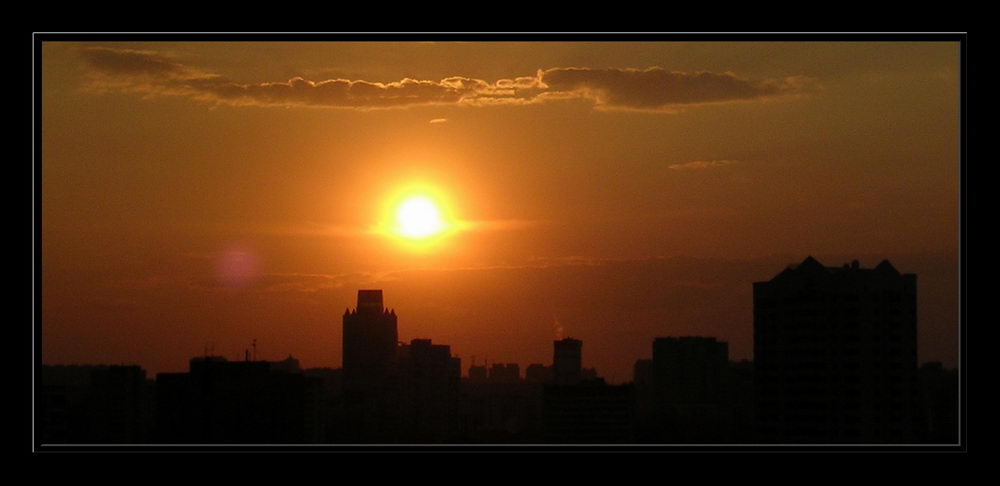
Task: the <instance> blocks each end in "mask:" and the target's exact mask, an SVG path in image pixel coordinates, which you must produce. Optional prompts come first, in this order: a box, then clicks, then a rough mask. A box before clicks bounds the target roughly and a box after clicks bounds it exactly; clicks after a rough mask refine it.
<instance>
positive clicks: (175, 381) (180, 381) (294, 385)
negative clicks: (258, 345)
mask: <svg viewBox="0 0 1000 486" xmlns="http://www.w3.org/2000/svg"><path fill="white" fill-rule="evenodd" d="M284 367H285V366H284V365H278V366H277V367H272V363H269V362H267V361H228V360H226V359H225V358H223V357H221V356H204V357H197V358H192V359H191V361H190V367H189V371H188V372H187V373H159V374H158V375H156V439H157V441H159V442H163V443H184V444H205V443H207V444H229V443H257V444H279V443H315V442H319V441H320V440H321V438H322V436H321V435H320V434H321V431H322V430H323V428H324V426H323V420H324V418H325V417H324V414H323V413H322V407H321V404H322V401H321V400H322V385H321V382H320V380H319V379H317V378H313V377H307V376H306V375H304V374H303V373H301V372H288V371H285V370H284V369H282V368H284Z"/></svg>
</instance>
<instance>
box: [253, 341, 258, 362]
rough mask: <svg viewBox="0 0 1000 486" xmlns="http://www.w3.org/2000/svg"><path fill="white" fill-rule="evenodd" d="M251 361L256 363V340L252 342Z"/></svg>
mask: <svg viewBox="0 0 1000 486" xmlns="http://www.w3.org/2000/svg"><path fill="white" fill-rule="evenodd" d="M253 360H254V361H257V340H256V339H254V340H253Z"/></svg>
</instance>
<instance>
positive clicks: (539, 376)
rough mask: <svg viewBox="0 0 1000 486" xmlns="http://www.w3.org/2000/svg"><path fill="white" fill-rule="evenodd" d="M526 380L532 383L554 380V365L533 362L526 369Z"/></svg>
mask: <svg viewBox="0 0 1000 486" xmlns="http://www.w3.org/2000/svg"><path fill="white" fill-rule="evenodd" d="M524 380H525V381H528V382H531V383H549V382H551V381H552V367H551V366H545V365H543V364H541V363H532V364H530V365H528V367H527V368H526V369H525V370H524Z"/></svg>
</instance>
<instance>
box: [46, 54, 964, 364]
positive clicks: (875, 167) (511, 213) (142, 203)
mask: <svg viewBox="0 0 1000 486" xmlns="http://www.w3.org/2000/svg"><path fill="white" fill-rule="evenodd" d="M41 61H42V92H41V101H42V105H41V111H42V134H41V135H42V154H43V156H42V167H41V169H42V170H41V179H42V195H41V196H42V254H43V257H44V258H43V260H42V265H43V266H42V280H43V281H42V284H43V294H42V306H43V307H42V311H43V313H42V316H43V317H42V318H43V321H42V333H41V338H42V345H43V350H42V351H43V361H44V362H45V363H51V364H70V363H79V364H84V363H90V364H97V363H107V364H115V363H128V364H133V363H134V364H139V365H141V366H143V367H144V368H145V369H146V370H148V371H149V372H150V373H153V374H155V373H157V372H168V371H184V370H186V368H187V361H188V359H189V358H191V357H194V356H199V355H201V354H202V353H203V350H204V349H205V346H206V345H207V344H209V343H214V350H215V354H220V355H223V356H226V357H227V358H229V359H240V358H241V357H242V356H243V350H244V349H246V348H248V347H249V346H250V343H251V341H252V340H256V342H257V345H258V356H259V357H260V358H261V359H267V360H280V359H283V358H285V357H286V356H288V355H289V354H291V355H293V356H295V357H296V358H298V359H300V360H301V362H302V365H303V367H339V366H340V359H341V356H340V354H341V316H342V314H343V312H344V309H345V308H346V307H351V308H353V307H354V306H355V296H356V293H357V290H358V289H365V288H379V289H383V290H384V295H385V305H386V306H387V307H389V308H393V309H395V310H396V312H397V314H398V315H399V337H400V340H402V341H405V342H409V340H410V339H414V338H429V339H432V340H433V342H434V343H435V344H448V345H450V346H451V351H452V354H454V355H456V356H459V357H461V358H462V367H463V373H464V372H465V371H466V370H467V368H468V366H469V365H470V364H471V358H472V357H473V356H475V357H476V362H477V363H479V364H481V363H482V362H483V360H484V359H489V361H490V362H501V363H507V362H511V363H518V364H519V365H520V366H521V369H522V370H524V369H525V368H526V367H527V366H528V365H529V364H531V363H543V364H550V363H551V359H552V341H553V339H556V338H557V337H574V338H577V339H581V340H582V341H583V365H584V366H585V367H588V368H589V367H593V368H596V369H597V371H598V373H599V374H601V375H602V376H604V377H605V378H607V379H608V380H609V381H611V382H615V383H620V382H624V381H629V380H630V379H631V370H632V366H633V364H634V363H635V360H636V359H645V358H649V357H650V356H651V349H652V348H651V347H652V342H653V339H654V338H656V337H663V336H687V335H702V336H712V337H717V338H718V339H720V340H723V341H727V342H728V343H729V352H730V359H732V360H740V359H751V358H752V356H751V354H752V335H753V330H752V323H753V316H752V297H751V296H752V287H751V284H752V283H753V282H757V281H763V280H769V279H771V278H772V277H774V276H775V275H776V274H777V273H778V272H780V271H781V270H782V269H783V268H785V266H786V265H788V264H795V263H799V262H801V261H802V260H803V259H804V258H805V257H806V256H808V255H811V256H813V257H815V258H817V259H818V260H819V261H820V262H822V263H823V264H825V265H827V266H840V265H843V264H844V263H849V262H850V261H852V260H855V259H857V260H860V263H861V265H862V266H863V267H874V266H875V265H877V264H878V263H879V262H880V261H882V260H883V259H888V260H890V261H891V262H892V264H893V266H895V267H896V269H898V270H899V271H900V272H902V273H915V274H917V285H918V294H917V295H918V330H919V355H918V358H919V361H920V362H927V361H942V362H944V363H945V365H946V366H949V367H954V366H956V365H957V361H958V319H959V314H958V310H959V294H958V288H959V287H958V282H959V281H958V279H959V269H958V265H959V260H958V249H959V197H960V196H959V116H958V115H959V85H960V79H959V45H958V43H957V42H868V43H865V42H736V43H729V42H660V43H633V42H607V43H600V42H596V43H595V42H588V43H583V42H545V43H532V42H505V43H480V42H471V43H448V42H445V43H382V42H361V43H359V42H322V43H318V42H317V43H314V42H310V43H296V42H266V43H238V42H211V43H199V42H83V43H70V42H45V43H44V44H43V48H42V59H41ZM410 193H413V194H417V193H419V194H426V195H429V197H431V198H432V199H433V201H434V204H436V205H437V206H436V207H437V209H438V210H440V217H441V218H442V225H443V227H444V228H445V229H444V230H442V231H441V232H440V234H438V233H437V232H436V231H438V230H437V229H435V230H434V231H435V233H434V234H430V236H429V237H426V238H425V235H424V233H422V232H421V230H420V228H423V227H418V230H417V231H415V232H414V235H417V237H413V238H411V237H407V236H406V235H401V234H400V233H399V232H398V231H395V230H393V229H392V228H393V227H392V224H393V223H392V220H393V218H394V217H396V215H397V209H398V207H399V206H398V203H399V201H402V200H404V199H405V198H406V197H408V195H410ZM435 217H436V216H435ZM434 228H436V226H434ZM428 231H430V230H428ZM410 236H413V235H410Z"/></svg>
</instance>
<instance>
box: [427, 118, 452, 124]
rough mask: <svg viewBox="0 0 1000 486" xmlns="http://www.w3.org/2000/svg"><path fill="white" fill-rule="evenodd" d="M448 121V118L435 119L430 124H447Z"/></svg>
mask: <svg viewBox="0 0 1000 486" xmlns="http://www.w3.org/2000/svg"><path fill="white" fill-rule="evenodd" d="M447 121H448V119H447V118H435V119H433V120H431V121H430V123H445V122H447Z"/></svg>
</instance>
